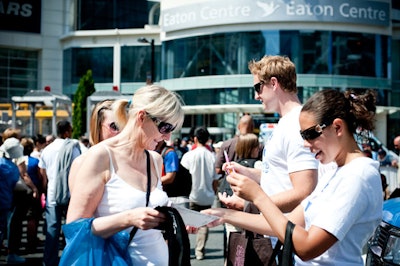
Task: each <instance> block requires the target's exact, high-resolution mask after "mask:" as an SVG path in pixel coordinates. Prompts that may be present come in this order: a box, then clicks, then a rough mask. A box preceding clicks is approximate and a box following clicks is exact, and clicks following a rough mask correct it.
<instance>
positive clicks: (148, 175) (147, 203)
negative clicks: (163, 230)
mask: <svg viewBox="0 0 400 266" xmlns="http://www.w3.org/2000/svg"><path fill="white" fill-rule="evenodd" d="M144 151H145V152H146V157H147V192H146V207H147V206H149V200H150V190H151V169H150V155H149V151H148V150H144ZM137 230H138V228H137V227H133V228H132V230H131V233H130V236H129V243H130V242H131V241H132V239H133V237H134V236H135V234H136V232H137Z"/></svg>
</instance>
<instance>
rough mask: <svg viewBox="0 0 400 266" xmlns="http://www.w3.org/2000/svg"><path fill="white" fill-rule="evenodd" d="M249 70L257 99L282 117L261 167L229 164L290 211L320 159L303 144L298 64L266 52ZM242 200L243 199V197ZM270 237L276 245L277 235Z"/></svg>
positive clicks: (231, 203) (228, 201)
mask: <svg viewBox="0 0 400 266" xmlns="http://www.w3.org/2000/svg"><path fill="white" fill-rule="evenodd" d="M249 70H250V72H251V73H252V75H253V81H254V90H255V99H256V100H259V101H260V102H261V103H262V104H263V106H264V109H265V110H266V111H269V112H274V113H278V114H279V115H280V119H279V122H278V124H277V125H276V126H275V128H274V130H273V132H272V134H271V136H270V139H269V141H268V142H266V143H265V144H264V149H263V156H262V169H261V170H260V169H257V168H247V167H244V166H242V165H240V164H238V163H236V162H231V163H230V165H231V166H232V167H234V169H235V171H236V172H237V173H240V174H242V175H245V176H247V177H251V178H252V179H254V180H255V181H257V183H259V184H260V186H261V188H262V189H263V191H264V192H265V193H266V194H267V195H268V196H270V197H271V199H272V201H273V202H274V203H275V204H276V205H277V206H278V208H280V210H281V211H282V212H284V213H287V212H290V211H292V210H293V209H294V208H295V207H296V206H297V205H298V204H300V203H301V201H302V200H303V199H305V198H306V197H307V196H308V195H309V194H311V192H312V191H313V190H314V188H315V186H316V184H317V181H318V178H317V175H318V161H317V160H316V159H315V157H314V155H313V154H312V153H311V152H310V150H309V149H307V148H306V147H304V145H303V144H304V141H303V140H302V138H301V136H300V135H299V134H298V132H299V130H300V124H299V116H300V111H301V107H302V106H301V103H300V100H299V98H298V96H297V86H296V79H297V75H296V67H295V65H294V63H293V62H292V61H291V60H290V59H289V58H288V57H285V56H264V57H263V58H262V59H261V60H259V61H255V60H252V61H250V62H249ZM224 196H226V197H219V199H220V201H221V202H222V203H224V204H225V205H226V206H228V207H229V208H231V209H232V208H234V209H238V210H239V212H240V213H238V215H244V217H246V215H248V214H246V213H242V210H243V207H242V205H243V204H238V201H239V200H238V197H237V196H236V195H234V196H231V197H229V196H227V195H224ZM240 201H242V202H243V199H240ZM240 201H239V202H240ZM237 206H240V208H238V207H237ZM254 215H255V216H258V215H259V214H254ZM233 225H234V226H237V227H241V226H240V225H239V224H233ZM250 231H251V230H250ZM256 233H258V232H256ZM270 239H271V244H272V246H274V245H275V243H276V241H277V239H276V238H272V237H271V238H270Z"/></svg>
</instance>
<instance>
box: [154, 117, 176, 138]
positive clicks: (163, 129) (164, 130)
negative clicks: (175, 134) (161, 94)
mask: <svg viewBox="0 0 400 266" xmlns="http://www.w3.org/2000/svg"><path fill="white" fill-rule="evenodd" d="M147 116H148V117H150V119H151V120H153V122H154V123H155V124H156V126H157V127H158V132H160V133H161V134H168V133H171V132H172V131H174V129H175V127H174V126H173V125H171V124H170V123H167V122H163V121H161V120H160V119H158V118H155V117H154V116H151V115H150V114H148V113H147Z"/></svg>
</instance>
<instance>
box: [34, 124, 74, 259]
mask: <svg viewBox="0 0 400 266" xmlns="http://www.w3.org/2000/svg"><path fill="white" fill-rule="evenodd" d="M71 135H72V126H71V124H70V122H68V121H66V120H64V121H59V122H58V123H57V136H58V137H57V138H56V139H55V140H54V141H53V142H51V143H50V144H49V145H48V146H46V148H44V149H43V151H42V154H41V156H40V159H39V168H40V173H41V174H42V176H43V179H44V181H43V182H44V187H45V188H46V191H47V193H46V226H47V229H46V240H45V247H44V256H43V265H46V266H53V265H58V252H59V237H60V230H61V221H62V217H65V214H66V211H67V208H68V205H60V204H57V202H56V185H57V183H58V182H60V180H59V179H60V177H59V174H60V173H59V157H60V158H62V157H61V153H63V152H66V149H70V148H69V147H71V150H70V152H69V153H70V154H69V155H68V158H69V159H68V162H65V163H66V164H67V165H66V166H67V167H68V169H69V167H70V166H71V164H72V161H73V160H74V159H75V158H76V157H78V156H79V155H80V154H81V151H80V149H79V143H78V141H74V140H72V141H73V142H74V143H75V144H74V143H72V142H70V141H71V140H70V138H71ZM67 141H68V143H71V145H72V146H69V144H68V147H67V145H66V144H67ZM64 154H65V153H64Z"/></svg>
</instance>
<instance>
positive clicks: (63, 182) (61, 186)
mask: <svg viewBox="0 0 400 266" xmlns="http://www.w3.org/2000/svg"><path fill="white" fill-rule="evenodd" d="M74 148H77V149H78V150H79V152H80V151H81V149H80V147H79V143H78V142H77V141H75V140H72V139H66V140H65V142H64V146H63V147H62V149H61V150H60V153H59V155H58V161H57V173H58V174H57V178H58V180H57V182H56V188H55V200H56V203H57V205H61V206H66V205H68V203H69V197H70V194H69V187H68V175H69V170H70V168H71V164H72V154H73V150H74Z"/></svg>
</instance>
